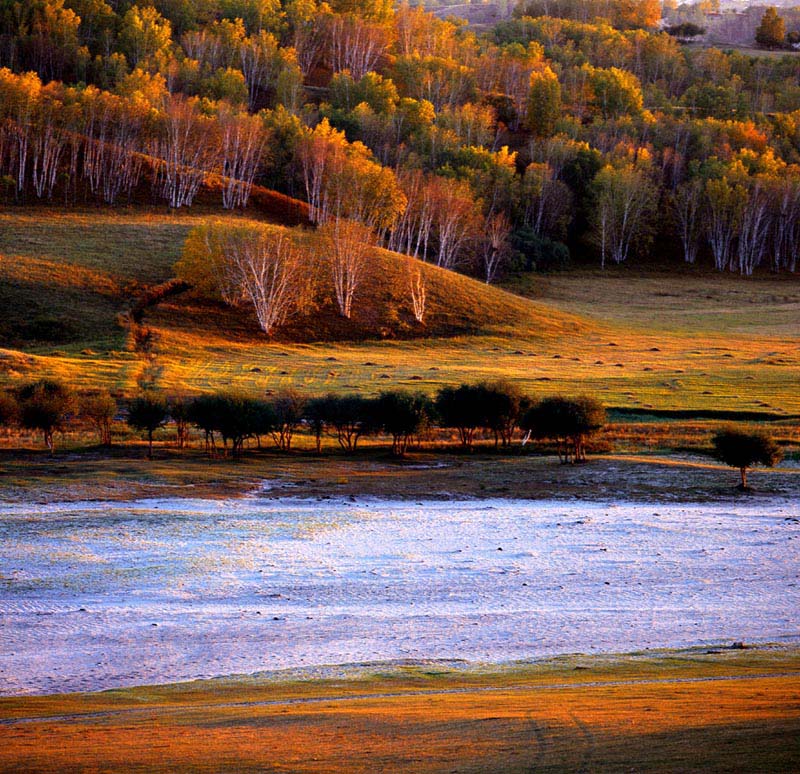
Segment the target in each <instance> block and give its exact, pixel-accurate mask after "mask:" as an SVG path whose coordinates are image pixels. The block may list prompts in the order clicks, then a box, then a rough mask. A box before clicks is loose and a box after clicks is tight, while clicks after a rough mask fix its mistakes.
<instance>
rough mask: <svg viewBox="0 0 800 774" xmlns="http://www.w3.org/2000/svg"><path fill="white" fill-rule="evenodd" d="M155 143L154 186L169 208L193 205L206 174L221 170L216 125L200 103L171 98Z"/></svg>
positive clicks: (161, 117) (161, 120)
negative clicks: (215, 134) (202, 109)
mask: <svg viewBox="0 0 800 774" xmlns="http://www.w3.org/2000/svg"><path fill="white" fill-rule="evenodd" d="M159 123H160V127H159V130H158V132H157V134H156V136H155V138H154V140H153V143H152V150H153V155H154V156H155V157H156V158H157V159H158V163H157V169H156V175H154V179H153V182H154V185H155V186H156V189H157V190H158V191H159V193H160V194H161V196H162V197H163V198H164V199H166V201H167V203H168V204H169V206H170V207H173V208H176V209H177V208H179V207H185V206H191V204H192V202H193V201H194V197H195V196H196V195H197V192H198V190H199V189H200V185H201V184H202V182H203V179H204V178H205V175H206V173H207V172H216V171H219V165H220V152H219V148H218V144H217V143H216V142H214V140H213V137H214V133H215V130H216V129H217V123H216V122H215V121H214V119H213V118H211V117H210V116H208V115H205V114H203V113H202V112H201V110H200V105H199V100H197V99H196V98H192V99H187V98H184V97H176V96H173V97H170V98H169V99H168V100H167V102H166V105H165V106H164V111H163V113H162V114H161V116H160V122H159Z"/></svg>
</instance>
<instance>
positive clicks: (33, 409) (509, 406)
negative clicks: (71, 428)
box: [0, 379, 782, 490]
mask: <svg viewBox="0 0 800 774" xmlns="http://www.w3.org/2000/svg"><path fill="white" fill-rule="evenodd" d="M117 414H118V406H117V403H116V401H115V400H114V398H113V397H111V395H110V394H109V393H108V392H104V391H99V392H89V393H84V394H81V395H76V394H75V393H74V392H73V391H72V390H71V389H69V387H67V386H66V385H64V384H63V383H61V382H58V381H53V380H47V379H43V380H40V381H38V382H33V383H30V384H27V385H24V386H23V387H20V388H19V389H17V390H16V391H14V392H0V427H2V426H6V427H11V426H13V425H15V424H20V425H21V426H23V427H25V428H28V429H31V430H36V431H39V432H41V433H42V435H43V438H44V441H45V444H46V446H47V448H48V449H49V450H50V451H51V452H52V451H53V449H54V436H55V433H57V432H63V431H64V430H65V429H66V427H67V424H68V422H69V420H70V418H72V417H74V416H77V417H80V418H82V419H83V420H84V421H86V422H88V423H90V424H91V426H92V427H93V428H94V429H95V430H96V432H97V434H98V440H99V441H100V443H101V444H103V445H106V446H108V445H110V444H111V427H112V423H113V422H114V420H115V418H116V416H117ZM169 420H172V422H173V423H174V426H175V432H176V436H177V443H178V447H179V448H183V447H184V446H185V445H186V443H187V441H188V437H189V433H188V428H189V425H194V426H195V427H197V428H198V429H199V430H200V431H201V432H202V433H203V434H204V439H205V448H206V451H207V452H208V453H209V454H210V455H212V456H215V455H216V454H217V451H218V447H217V440H218V439H219V440H221V441H222V445H223V448H225V449H230V453H231V454H232V455H233V456H234V457H238V456H240V455H241V453H242V451H243V449H244V445H245V442H246V441H247V440H251V439H252V440H255V442H256V443H257V444H258V446H259V448H260V447H261V443H262V439H265V438H271V439H272V440H273V442H274V444H275V446H276V447H277V448H278V449H280V450H282V451H289V450H290V449H291V448H292V440H293V438H294V435H295V433H296V432H298V430H300V429H301V428H303V429H305V430H306V431H309V432H311V433H312V434H313V436H314V438H315V441H316V449H317V453H319V452H320V451H321V448H322V437H323V435H325V434H327V435H329V436H331V437H333V438H335V439H336V441H337V443H338V445H339V447H340V448H341V449H342V450H344V451H345V452H348V453H352V452H354V451H355V450H356V449H357V447H358V442H359V440H360V439H361V438H362V437H364V436H367V435H375V434H378V433H382V434H385V435H388V436H389V437H390V438H391V439H392V447H391V448H392V454H393V455H395V456H397V457H402V456H404V455H405V453H406V451H407V450H408V448H409V446H410V445H412V444H414V443H416V444H419V443H421V442H422V440H423V439H424V438H425V437H427V436H429V435H430V430H431V429H432V428H434V427H439V428H448V429H455V430H457V431H458V435H459V439H460V442H461V446H462V447H463V448H464V449H472V447H473V445H474V443H475V436H476V432H477V431H478V430H482V431H483V432H484V433H486V434H489V435H493V436H494V443H495V447H497V446H498V445H500V444H502V446H503V447H508V446H510V445H511V443H512V440H513V438H514V435H515V433H516V432H517V431H519V430H521V431H522V433H523V434H524V436H523V441H522V443H523V445H524V444H525V443H527V442H528V441H529V440H530V439H531V438H533V439H537V440H549V441H551V442H553V443H554V444H555V446H556V450H557V453H558V456H559V460H561V461H562V462H563V463H568V462H570V461H572V462H582V461H585V460H586V441H587V439H588V438H590V437H591V436H592V435H594V434H595V433H597V432H598V431H599V430H601V429H602V427H603V426H604V424H605V421H606V418H605V411H604V409H603V407H602V405H601V404H600V403H598V402H597V401H596V400H594V399H592V398H588V397H578V398H565V397H562V396H556V397H550V398H544V399H543V400H540V401H532V400H530V399H529V398H527V397H526V396H525V395H523V394H522V393H521V392H520V391H519V390H517V389H516V388H515V387H513V386H512V385H510V384H508V383H505V382H493V383H480V384H461V385H459V386H458V387H445V388H443V389H442V390H440V391H439V393H438V394H437V395H436V396H435V397H433V398H431V397H429V396H427V395H424V394H422V393H411V392H405V391H387V392H384V393H381V394H380V395H379V396H378V397H377V398H365V397H362V396H360V395H355V394H349V395H333V394H329V395H325V396H320V397H312V396H306V395H303V394H301V393H298V392H295V391H287V392H284V393H282V394H280V395H278V396H276V397H274V398H272V399H269V400H265V399H257V398H248V397H244V396H241V395H235V394H230V393H216V394H211V395H202V396H200V397H198V398H194V399H192V400H183V399H172V400H168V399H167V398H165V397H164V396H163V395H160V394H156V393H143V394H141V395H139V396H137V397H136V398H134V399H133V400H132V401H130V403H129V404H128V411H127V418H126V421H127V423H128V424H129V425H130V426H131V427H132V428H134V429H136V430H139V431H142V432H144V433H145V434H146V437H147V440H148V457H152V452H153V434H154V433H155V432H156V431H157V430H158V429H159V428H161V427H164V426H165V425H166V424H167V422H168V421H169ZM712 444H713V448H714V454H715V456H716V457H717V458H718V459H719V460H721V461H722V462H724V463H725V464H726V465H730V466H731V467H735V468H737V469H738V470H739V471H740V476H741V484H740V488H741V489H744V490H746V489H747V488H748V485H747V471H748V469H749V468H751V467H752V466H753V465H764V466H767V467H771V466H773V465H775V464H776V463H777V462H778V461H780V459H781V457H782V453H781V450H780V448H779V447H778V445H777V444H776V443H775V442H774V440H772V439H771V438H770V437H769V436H768V435H766V434H765V433H760V432H755V433H753V432H745V431H742V430H738V429H736V428H727V429H724V430H722V431H720V432H718V433H716V434H715V435H714V437H713V439H712Z"/></svg>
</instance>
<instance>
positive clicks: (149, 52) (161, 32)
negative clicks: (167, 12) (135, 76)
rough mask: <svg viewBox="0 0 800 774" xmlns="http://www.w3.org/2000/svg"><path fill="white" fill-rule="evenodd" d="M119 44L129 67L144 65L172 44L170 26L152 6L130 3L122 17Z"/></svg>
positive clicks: (167, 49)
mask: <svg viewBox="0 0 800 774" xmlns="http://www.w3.org/2000/svg"><path fill="white" fill-rule="evenodd" d="M119 45H120V48H121V49H122V53H124V54H125V56H126V57H127V58H128V62H129V63H130V65H131V67H134V68H135V67H137V66H139V65H140V64H141V65H142V66H145V65H147V64H148V63H149V61H150V60H151V59H152V58H155V57H156V56H157V55H158V54H165V53H167V52H168V51H169V48H170V46H171V45H172V26H171V25H170V23H169V21H168V20H167V19H165V18H164V17H163V16H162V15H161V14H160V13H159V12H158V11H157V10H156V9H155V8H153V7H152V6H145V7H144V8H140V7H139V6H138V5H132V6H131V7H130V8H129V9H128V10H127V12H126V13H125V16H124V17H123V18H122V28H121V29H120V33H119Z"/></svg>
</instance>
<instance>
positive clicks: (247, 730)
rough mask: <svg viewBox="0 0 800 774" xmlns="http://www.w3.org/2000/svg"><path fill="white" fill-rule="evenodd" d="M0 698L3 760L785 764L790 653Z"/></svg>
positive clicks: (281, 767) (794, 665)
mask: <svg viewBox="0 0 800 774" xmlns="http://www.w3.org/2000/svg"><path fill="white" fill-rule="evenodd" d="M318 677H320V679H316V680H308V679H306V680H303V679H299V680H298V679H297V677H296V676H293V675H291V674H286V675H280V674H277V675H272V676H271V677H270V676H265V677H262V678H259V677H255V678H243V679H230V680H215V681H207V682H195V683H187V684H181V685H175V686H159V687H155V686H153V687H147V688H135V689H129V690H122V691H109V692H104V693H99V694H72V695H64V696H47V697H38V698H34V697H19V698H6V699H0V718H2V720H1V721H0V723H2V725H0V738H2V739H3V742H4V744H3V745H0V769H3V770H14V771H20V772H33V771H42V772H43V771H59V772H70V771H78V770H80V771H105V770H115V769H117V770H118V769H119V768H120V767H122V766H124V767H125V768H127V769H128V770H147V771H174V770H176V769H181V770H191V771H219V770H224V769H227V770H232V769H235V770H236V771H265V770H269V771H292V772H328V771H342V770H347V771H351V772H373V771H379V770H391V771H409V772H412V771H413V772H479V771H487V770H492V771H504V772H530V771H537V772H562V771H564V772H566V771H592V772H619V771H630V770H634V771H638V772H664V773H665V774H666V773H667V772H674V771H682V772H732V771H770V772H791V771H796V770H797V767H798V763H799V762H800V746H799V745H798V739H800V707H798V703H797V696H798V691H800V660H799V659H798V655H797V652H796V651H792V650H781V649H774V648H768V647H763V648H757V649H753V650H744V651H740V650H727V649H723V650H720V651H716V652H712V653H709V652H706V650H704V649H698V650H689V651H678V652H671V653H670V652H662V653H649V654H638V655H633V656H626V657H611V656H606V657H591V658H590V657H586V656H564V657H560V658H556V659H549V660H545V661H541V662H535V663H533V664H529V665H513V666H511V667H508V668H505V669H501V670H498V669H497V668H488V669H479V668H472V669H464V668H463V667H459V666H458V665H447V664H437V663H430V664H427V665H419V666H398V665H394V666H392V665H384V666H380V665H372V666H370V665H365V666H362V667H361V668H358V669H350V670H339V671H338V673H336V672H334V673H331V674H329V675H328V676H324V675H323V676H319V675H318Z"/></svg>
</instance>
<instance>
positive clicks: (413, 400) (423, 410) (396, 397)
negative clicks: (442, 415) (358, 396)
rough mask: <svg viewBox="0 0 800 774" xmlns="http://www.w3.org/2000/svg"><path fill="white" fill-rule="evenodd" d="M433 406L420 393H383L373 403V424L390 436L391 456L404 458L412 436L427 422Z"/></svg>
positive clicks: (428, 399)
mask: <svg viewBox="0 0 800 774" xmlns="http://www.w3.org/2000/svg"><path fill="white" fill-rule="evenodd" d="M432 410H433V406H432V403H431V400H430V398H428V397H427V396H426V395H423V394H422V393H410V392H405V391H403V390H397V391H393V392H384V393H381V395H380V396H379V397H378V400H377V401H376V403H375V423H376V424H377V426H378V427H380V429H381V430H383V432H385V433H388V434H389V435H391V436H392V454H393V455H394V456H395V457H403V456H405V453H406V450H407V449H408V444H409V442H410V440H411V438H412V436H414V435H417V434H418V433H419V432H420V430H421V429H422V428H423V427H424V426H425V425H426V423H427V422H428V421H429V419H430V417H431V414H432Z"/></svg>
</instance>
